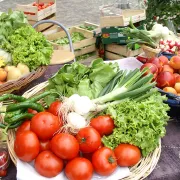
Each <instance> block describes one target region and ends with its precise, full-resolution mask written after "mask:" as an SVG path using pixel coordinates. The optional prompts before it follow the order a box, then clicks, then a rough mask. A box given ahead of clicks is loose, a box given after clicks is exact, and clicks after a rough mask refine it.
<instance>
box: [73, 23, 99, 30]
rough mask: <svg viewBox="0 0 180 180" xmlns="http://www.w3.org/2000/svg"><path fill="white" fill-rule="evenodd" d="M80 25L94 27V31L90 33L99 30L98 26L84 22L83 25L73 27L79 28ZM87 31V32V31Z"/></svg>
mask: <svg viewBox="0 0 180 180" xmlns="http://www.w3.org/2000/svg"><path fill="white" fill-rule="evenodd" d="M82 25H84V26H92V27H94V28H95V29H94V30H92V31H96V30H97V29H98V28H99V25H98V24H94V23H91V22H87V21H85V22H84V23H82V24H80V25H77V26H75V27H78V28H81V26H82ZM81 29H83V28H81ZM86 30H87V29H86ZM87 31H89V30H87Z"/></svg>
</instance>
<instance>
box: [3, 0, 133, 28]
mask: <svg viewBox="0 0 180 180" xmlns="http://www.w3.org/2000/svg"><path fill="white" fill-rule="evenodd" d="M126 1H128V0H121V2H126ZM31 2H33V0H0V12H1V11H3V12H4V11H7V10H8V9H9V8H12V9H15V8H16V4H28V3H31ZM56 2H57V20H58V21H59V22H60V23H62V24H63V25H65V26H67V27H69V26H73V25H77V24H80V23H82V22H84V21H89V22H93V23H99V16H100V11H99V6H101V5H103V4H108V3H112V2H116V0H57V1H56ZM129 2H131V3H133V4H135V2H137V0H131V1H129Z"/></svg>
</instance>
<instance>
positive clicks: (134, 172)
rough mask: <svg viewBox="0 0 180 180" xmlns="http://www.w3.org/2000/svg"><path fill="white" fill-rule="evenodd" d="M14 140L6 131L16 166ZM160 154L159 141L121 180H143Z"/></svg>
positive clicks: (29, 93) (39, 89) (39, 87)
mask: <svg viewBox="0 0 180 180" xmlns="http://www.w3.org/2000/svg"><path fill="white" fill-rule="evenodd" d="M47 85H48V82H47V81H46V82H43V83H41V84H39V85H37V86H35V87H33V88H32V89H30V90H28V91H27V92H25V93H24V94H23V96H24V97H26V98H29V97H32V96H34V95H36V94H38V93H40V92H42V91H43V90H44V88H45V87H46V86H47ZM8 103H9V102H4V104H8ZM14 140H15V130H9V131H8V140H7V144H8V149H9V154H10V157H11V159H12V161H13V162H14V164H15V165H16V159H17V156H16V154H15V152H14ZM160 154H161V141H159V146H158V147H157V148H156V149H155V150H154V152H152V153H150V154H149V155H148V156H147V157H145V158H142V159H141V161H140V162H139V163H138V164H136V165H135V166H133V167H131V168H130V172H131V174H130V176H128V177H126V178H123V180H141V179H145V178H146V177H147V176H148V175H149V174H150V173H151V172H152V171H153V170H154V168H155V166H156V165H157V162H158V160H159V158H160Z"/></svg>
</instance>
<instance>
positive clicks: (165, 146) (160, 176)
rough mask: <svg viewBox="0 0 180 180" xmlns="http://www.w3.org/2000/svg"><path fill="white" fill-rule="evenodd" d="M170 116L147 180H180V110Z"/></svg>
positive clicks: (10, 178) (12, 171)
mask: <svg viewBox="0 0 180 180" xmlns="http://www.w3.org/2000/svg"><path fill="white" fill-rule="evenodd" d="M60 67H61V66H60V65H56V66H49V67H48V69H47V70H46V72H45V74H44V75H43V76H42V77H40V78H39V79H37V80H35V81H33V82H32V83H30V84H29V85H27V86H26V87H25V88H23V90H21V91H19V92H17V93H18V94H22V93H23V92H25V91H26V90H28V89H30V88H32V87H34V86H35V85H37V84H39V83H41V82H44V81H46V80H47V79H49V78H50V77H51V76H52V75H53V74H54V73H55V72H57V70H58V69H59V68H60ZM169 115H170V116H171V119H170V121H169V123H168V126H167V134H166V136H165V137H164V138H163V139H162V153H161V157H160V160H159V162H158V164H157V166H156V168H155V169H154V171H153V172H152V173H151V175H150V176H148V177H147V178H146V180H180V108H175V107H173V108H171V111H170V112H169ZM2 180H16V168H15V166H14V165H13V163H12V162H11V164H10V166H9V168H8V175H7V176H6V177H4V178H2Z"/></svg>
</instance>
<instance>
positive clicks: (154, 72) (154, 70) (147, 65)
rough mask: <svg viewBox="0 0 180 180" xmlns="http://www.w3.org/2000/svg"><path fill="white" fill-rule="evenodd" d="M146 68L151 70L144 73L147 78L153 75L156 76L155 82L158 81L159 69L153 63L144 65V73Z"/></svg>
mask: <svg viewBox="0 0 180 180" xmlns="http://www.w3.org/2000/svg"><path fill="white" fill-rule="evenodd" d="M144 68H149V70H147V71H146V72H145V73H144V76H146V75H147V74H149V73H151V74H153V75H154V77H153V80H155V79H156V77H157V75H158V68H157V66H156V65H155V64H152V63H145V64H144V65H142V66H141V68H140V70H141V71H142V70H143V69H144Z"/></svg>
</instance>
